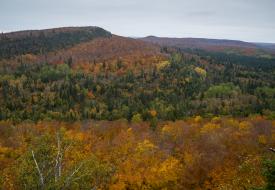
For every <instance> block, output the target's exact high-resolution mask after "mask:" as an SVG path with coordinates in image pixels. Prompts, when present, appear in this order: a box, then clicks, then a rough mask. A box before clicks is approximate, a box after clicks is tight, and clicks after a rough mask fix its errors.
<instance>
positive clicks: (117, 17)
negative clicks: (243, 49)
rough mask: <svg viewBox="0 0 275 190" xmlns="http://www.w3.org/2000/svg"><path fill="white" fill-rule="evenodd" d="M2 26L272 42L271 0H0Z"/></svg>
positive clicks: (0, 28)
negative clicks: (82, 28)
mask: <svg viewBox="0 0 275 190" xmlns="http://www.w3.org/2000/svg"><path fill="white" fill-rule="evenodd" d="M0 1H1V2H0V31H1V32H10V31H18V30H29V29H46V28H55V27H65V26H99V27H102V28H104V29H106V30H108V31H110V32H112V33H113V34H117V35H121V36H134V37H144V36H148V35H154V36H160V37H198V38H214V39H231V40H242V41H248V42H269V43H275V11H274V10H275V1H274V0H226V1H225V0H223V1H221V0H192V1H190V0H0Z"/></svg>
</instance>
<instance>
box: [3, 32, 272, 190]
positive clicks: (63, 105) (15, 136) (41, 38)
mask: <svg viewBox="0 0 275 190" xmlns="http://www.w3.org/2000/svg"><path fill="white" fill-rule="evenodd" d="M219 45H220V46H221V44H219ZM203 47H204V48H194V47H193V48H186V47H177V46H171V45H169V44H167V46H166V45H165V44H161V45H160V44H155V43H151V42H147V41H144V40H140V39H131V38H125V37H120V36H116V35H113V34H111V33H110V32H107V31H105V30H103V29H101V28H97V27H83V28H58V29H49V30H42V31H23V32H15V33H8V34H1V35H0V171H1V172H0V188H2V189H5V190H6V189H60V190H61V189H121V190H123V189H127V190H132V189H133V190H134V189H137V190H138V189H156V190H157V189H163V190H164V189H167V190H168V189H169V190H170V189H171V190H172V189H182V190H184V189H186V190H189V189H194V190H199V189H209V190H212V189H214V190H228V189H236V190H238V189H240V190H253V189H254V190H255V189H262V190H272V189H275V160H274V159H275V149H274V148H275V56H273V54H272V53H270V54H269V55H268V56H267V55H266V52H265V54H264V55H260V53H261V52H264V50H257V52H258V53H257V54H253V55H251V53H249V54H248V53H247V51H246V53H243V51H238V50H239V47H238V48H237V49H234V48H233V47H230V51H227V50H228V47H226V48H225V49H222V51H216V50H215V51H213V49H211V48H210V49H209V50H208V49H207V48H205V44H204V46H203ZM253 47H254V46H253ZM232 49H234V51H232ZM246 50H247V49H246ZM255 51H256V50H255ZM259 52H260V53H259Z"/></svg>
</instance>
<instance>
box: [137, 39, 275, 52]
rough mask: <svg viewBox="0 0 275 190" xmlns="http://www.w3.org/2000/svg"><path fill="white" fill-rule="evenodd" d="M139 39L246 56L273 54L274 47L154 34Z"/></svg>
mask: <svg viewBox="0 0 275 190" xmlns="http://www.w3.org/2000/svg"><path fill="white" fill-rule="evenodd" d="M141 40H143V41H146V42H151V43H154V44H159V45H161V46H169V47H177V48H181V49H203V50H206V51H216V52H225V53H233V54H240V55H248V56H266V55H275V51H274V49H272V48H268V46H266V45H260V44H257V43H248V42H243V41H236V40H217V39H204V38H161V37H155V36H148V37H145V38H141ZM269 47H272V46H269Z"/></svg>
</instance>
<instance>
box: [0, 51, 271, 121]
mask: <svg viewBox="0 0 275 190" xmlns="http://www.w3.org/2000/svg"><path fill="white" fill-rule="evenodd" d="M220 57H222V58H220ZM251 60H252V61H251ZM250 61H251V64H249V63H250ZM273 61H274V60H269V59H264V58H261V59H259V58H254V59H253V58H251V57H238V56H235V55H231V56H230V55H226V56H221V55H213V56H211V54H209V55H208V56H204V55H201V54H199V55H196V54H192V55H190V54H187V53H182V52H177V53H175V52H174V53H172V55H171V57H170V58H169V60H167V61H162V62H160V63H158V64H156V65H154V66H152V67H151V68H148V69H143V68H139V69H135V71H133V70H129V69H128V70H127V68H125V69H124V63H123V61H120V60H117V61H116V63H115V65H114V66H113V70H110V66H109V65H107V64H100V65H98V64H93V63H92V64H91V65H90V67H92V68H91V70H92V71H91V72H87V71H85V70H83V69H74V68H72V65H73V64H75V63H73V62H72V60H70V59H69V60H68V61H65V62H64V63H61V64H58V65H52V64H48V63H38V64H33V63H29V62H27V61H26V62H25V61H23V62H21V63H20V64H18V66H17V67H16V68H13V67H9V65H4V66H3V67H1V70H0V73H1V77H0V87H1V88H0V89H1V94H0V96H1V99H0V105H1V107H0V119H2V120H7V119H11V120H13V121H22V120H33V121H38V120H44V119H53V120H63V121H76V120H83V119H84V120H85V119H95V120H117V119H122V118H124V119H127V120H129V121H130V120H131V119H132V118H133V116H135V115H140V117H141V119H142V120H144V121H146V120H149V119H150V118H149V116H148V113H149V111H150V110H155V111H156V112H157V113H158V114H157V116H156V117H157V119H159V120H176V119H183V118H186V117H189V116H194V115H201V116H205V117H212V116H215V115H231V116H240V117H241V116H249V115H251V114H261V115H266V116H268V117H269V118H274V111H275V69H274V68H275V67H274V62H273ZM262 65H263V66H262ZM95 67H97V70H98V71H99V72H93V70H95V69H94V68H95ZM123 69H124V70H125V72H124V73H122V74H118V72H119V71H120V70H123Z"/></svg>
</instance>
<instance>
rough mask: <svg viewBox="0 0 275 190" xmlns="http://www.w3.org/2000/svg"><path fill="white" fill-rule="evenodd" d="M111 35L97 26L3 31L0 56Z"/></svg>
mask: <svg viewBox="0 0 275 190" xmlns="http://www.w3.org/2000/svg"><path fill="white" fill-rule="evenodd" d="M111 36H112V35H111V33H110V32H108V31H106V30H104V29H102V28H99V27H66V28H54V29H47V30H29V31H21V32H12V33H4V34H1V35H0V58H11V57H14V56H17V55H22V54H41V53H42V54H43V53H46V52H50V51H57V50H59V49H63V48H66V47H71V46H73V45H76V44H79V43H81V42H86V41H89V40H92V39H95V38H99V37H103V38H108V37H111Z"/></svg>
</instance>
